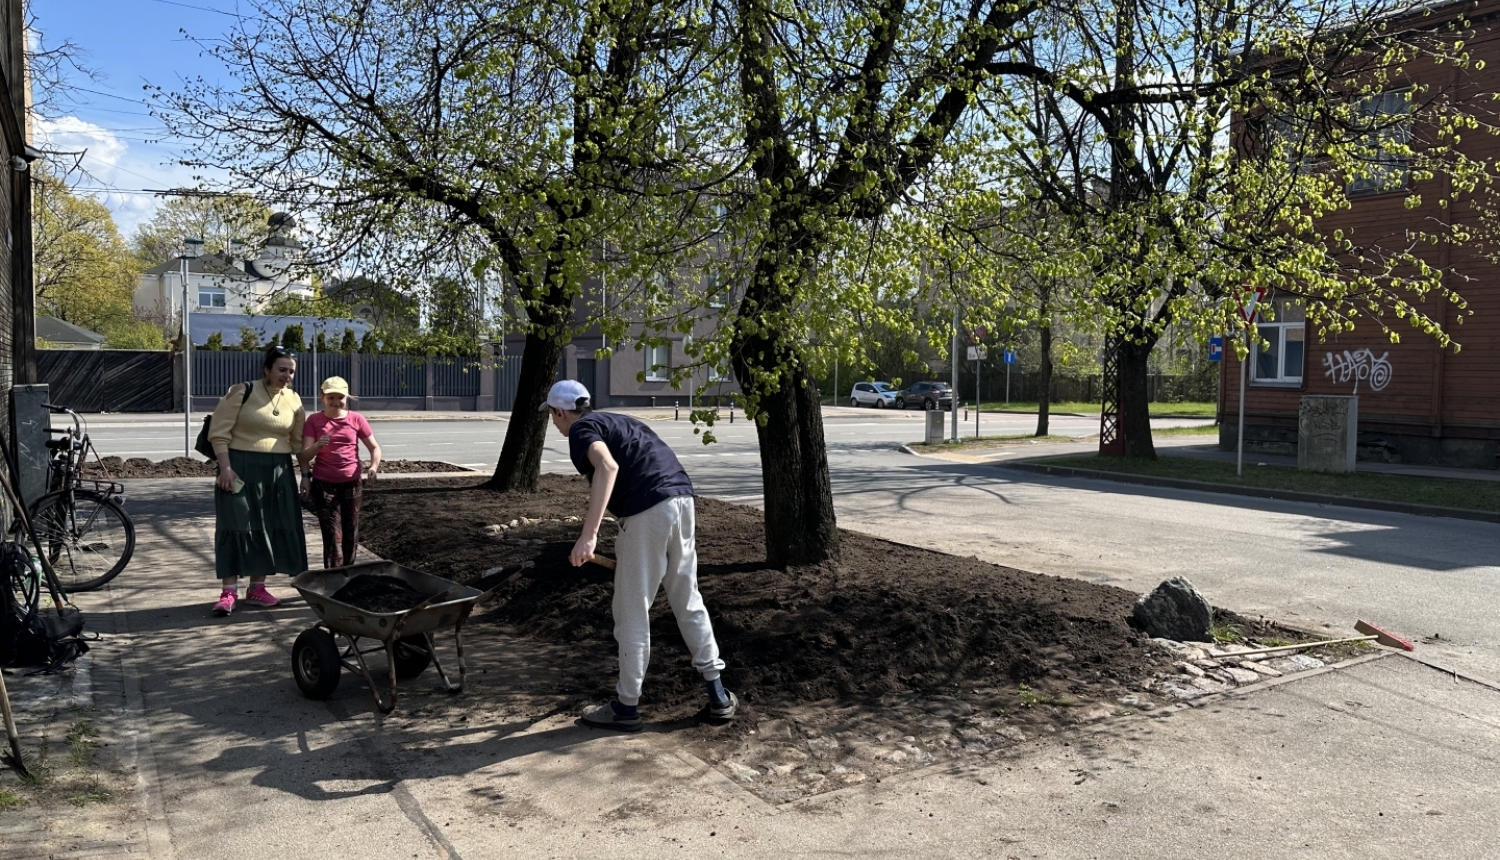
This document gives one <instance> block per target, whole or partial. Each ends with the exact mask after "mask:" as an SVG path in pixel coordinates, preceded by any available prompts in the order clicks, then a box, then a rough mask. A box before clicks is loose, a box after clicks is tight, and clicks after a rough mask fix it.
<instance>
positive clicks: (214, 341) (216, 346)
mask: <svg viewBox="0 0 1500 860" xmlns="http://www.w3.org/2000/svg"><path fill="white" fill-rule="evenodd" d="M203 348H204V349H208V350H213V351H214V352H222V351H223V350H224V335H223V334H221V333H220V332H214V333H213V334H211V335H209V336H208V340H205V341H204V342H203Z"/></svg>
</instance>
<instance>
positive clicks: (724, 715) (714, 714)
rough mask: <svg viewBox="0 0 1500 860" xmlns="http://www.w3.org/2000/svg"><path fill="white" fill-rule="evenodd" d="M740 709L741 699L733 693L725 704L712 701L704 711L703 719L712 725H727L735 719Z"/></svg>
mask: <svg viewBox="0 0 1500 860" xmlns="http://www.w3.org/2000/svg"><path fill="white" fill-rule="evenodd" d="M739 709H740V698H739V696H736V695H735V694H733V693H730V694H729V699H728V700H727V701H724V702H714V701H710V702H709V703H708V707H706V708H704V709H703V719H705V720H707V721H708V722H711V723H727V722H729V721H730V720H732V719H734V715H735V712H737V711H738V710H739Z"/></svg>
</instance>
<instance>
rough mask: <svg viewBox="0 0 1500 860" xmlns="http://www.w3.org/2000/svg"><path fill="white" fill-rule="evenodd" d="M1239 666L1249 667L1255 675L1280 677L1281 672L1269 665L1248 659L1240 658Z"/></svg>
mask: <svg viewBox="0 0 1500 860" xmlns="http://www.w3.org/2000/svg"><path fill="white" fill-rule="evenodd" d="M1240 668H1243V669H1249V670H1250V671H1252V672H1254V673H1256V674H1257V675H1265V676H1266V677H1267V678H1280V677H1281V673H1280V672H1278V671H1276V670H1275V669H1272V668H1271V667H1270V666H1262V665H1261V664H1259V663H1255V662H1253V661H1250V660H1241V661H1240Z"/></svg>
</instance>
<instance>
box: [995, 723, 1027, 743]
mask: <svg viewBox="0 0 1500 860" xmlns="http://www.w3.org/2000/svg"><path fill="white" fill-rule="evenodd" d="M995 734H997V735H999V736H1000V737H1002V738H1005V739H1006V740H1010V741H1015V742H1016V743H1018V744H1019V743H1023V742H1025V740H1026V733H1025V732H1023V731H1021V730H1020V729H1018V728H1016V727H1015V726H1006V727H1005V728H1003V729H1001V730H1000V731H998V732H995Z"/></svg>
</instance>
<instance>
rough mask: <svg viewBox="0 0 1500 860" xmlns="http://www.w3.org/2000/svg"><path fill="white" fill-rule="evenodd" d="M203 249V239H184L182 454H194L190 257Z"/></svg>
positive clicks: (182, 276) (182, 269) (181, 273)
mask: <svg viewBox="0 0 1500 860" xmlns="http://www.w3.org/2000/svg"><path fill="white" fill-rule="evenodd" d="M202 251H203V240H202V239H193V238H185V239H183V240H182V256H181V257H179V258H178V260H179V261H180V262H181V264H182V265H181V268H180V269H179V276H180V277H181V278H182V332H181V334H180V337H181V339H182V342H181V343H180V344H179V346H180V347H181V352H182V456H184V457H191V456H193V331H192V313H191V312H190V311H189V308H190V307H191V305H190V304H189V299H190V293H191V291H192V290H191V287H190V286H189V285H188V259H189V258H191V257H196V256H198V255H199V254H200V253H202Z"/></svg>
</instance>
